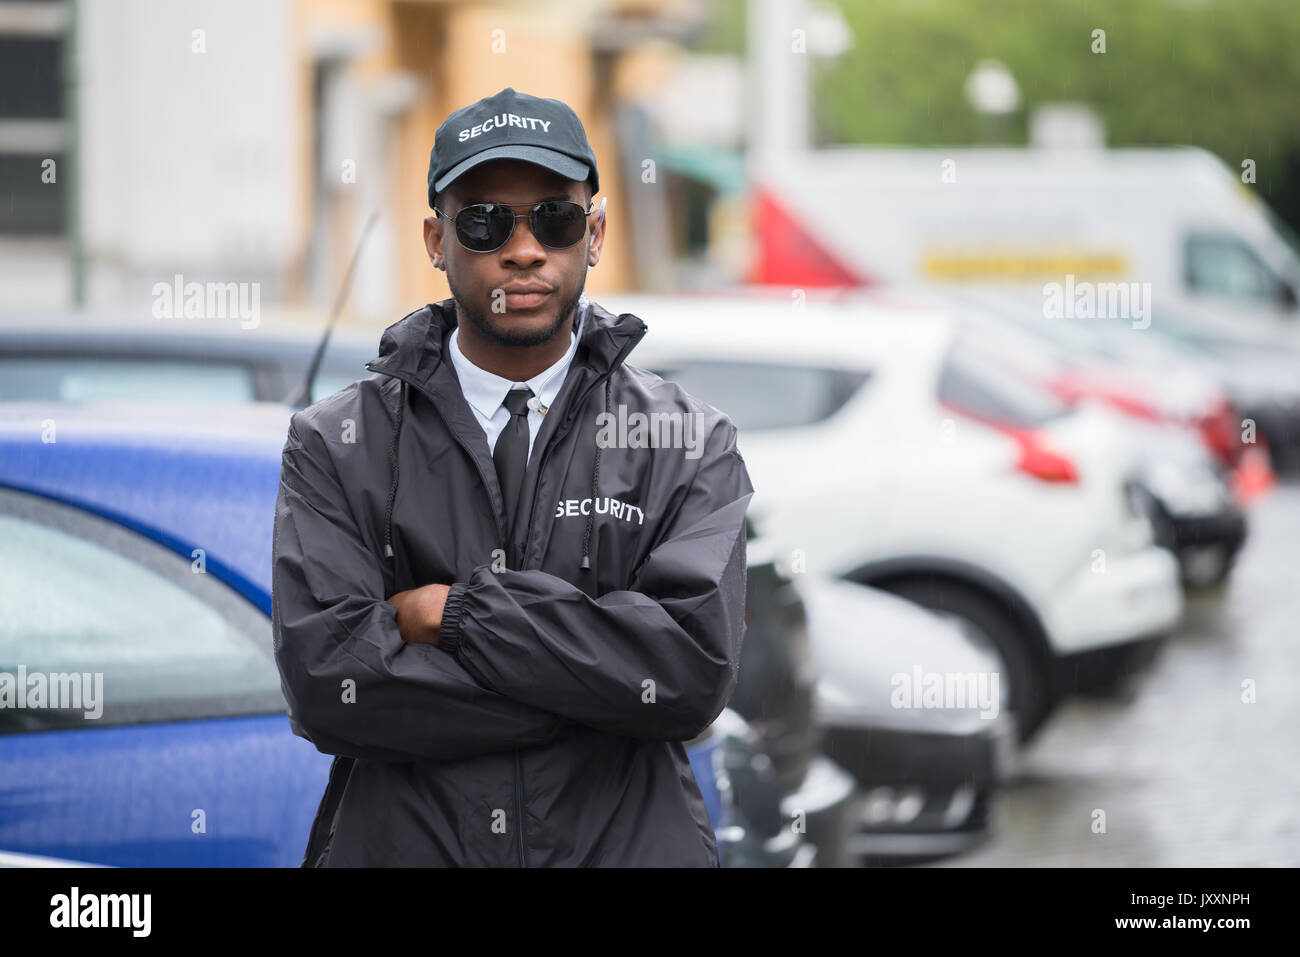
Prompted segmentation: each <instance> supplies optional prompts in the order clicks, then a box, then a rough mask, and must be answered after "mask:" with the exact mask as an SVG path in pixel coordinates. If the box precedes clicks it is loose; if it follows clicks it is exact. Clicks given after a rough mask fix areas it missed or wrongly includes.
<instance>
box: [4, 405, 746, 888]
mask: <svg viewBox="0 0 1300 957" xmlns="http://www.w3.org/2000/svg"><path fill="white" fill-rule="evenodd" d="M288 415H289V410H288V409H287V408H286V407H285V406H282V405H269V404H268V405H259V404H251V405H243V406H234V405H231V406H221V407H214V406H210V405H205V406H185V405H168V406H144V405H139V404H130V403H96V404H90V405H86V406H78V405H66V406H60V405H49V404H37V403H21V404H13V405H6V406H3V407H0V852H10V853H13V854H15V855H19V854H21V855H38V856H40V857H47V858H58V859H61V860H64V861H77V862H85V863H94V864H106V865H114V866H123V867H155V866H180V867H188V866H194V867H209V866H224V867H294V866H298V865H299V864H300V863H301V860H302V856H303V851H304V848H305V847H306V844H307V836H308V832H309V830H310V828H311V823H312V819H313V817H314V815H315V812H316V808H317V804H318V802H319V801H320V798H321V795H322V794H323V793H324V790H325V784H326V779H327V777H328V773H329V768H330V761H331V758H330V756H329V755H326V754H322V753H320V752H318V751H317V750H316V749H315V747H314V746H313V745H312V744H311V743H310V742H308V741H306V740H304V739H302V738H299V737H296V736H295V735H294V734H293V733H292V731H291V730H290V727H289V722H288V720H287V718H286V716H285V701H284V698H283V695H282V692H281V688H280V677H279V672H278V671H277V669H276V666H275V662H274V659H273V657H272V649H271V619H270V615H271V593H270V589H271V541H272V533H273V518H274V513H275V498H276V492H277V489H278V485H279V473H280V453H281V449H282V447H283V443H284V436H285V434H286V430H287V427H288ZM727 737H728V735H725V734H713V733H706V735H704V736H701V738H699V739H697V740H696V741H695V742H692V743H691V744H690V746H689V747H688V754H689V756H690V759H691V764H692V768H693V769H694V771H695V774H696V778H697V780H698V781H699V783H700V787H701V791H702V793H703V795H704V798H705V803H706V804H707V806H708V809H709V813H710V816H711V820H712V822H713V824H714V827H715V829H719V830H720V835H722V836H724V837H725V836H726V834H727V833H728V832H727V830H726V829H725V826H726V811H725V806H724V797H723V795H721V794H720V792H719V788H718V787H717V785H716V783H715V780H714V778H715V772H716V771H717V768H718V767H719V766H720V761H721V759H720V758H719V757H718V752H719V751H720V749H721V748H722V746H723V744H724V743H725V740H726V738H727ZM723 780H724V781H725V778H724V779H723ZM731 830H734V828H733V829H731ZM719 850H720V854H722V855H723V857H724V863H725V857H726V853H727V845H726V842H725V841H723V840H720V842H719Z"/></svg>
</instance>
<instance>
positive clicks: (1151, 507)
mask: <svg viewBox="0 0 1300 957" xmlns="http://www.w3.org/2000/svg"><path fill="white" fill-rule="evenodd" d="M893 295H894V296H895V297H896V296H897V295H898V294H897V293H894V294H893ZM909 295H910V296H912V297H915V299H916V301H921V302H930V303H932V304H938V305H939V307H940V308H945V309H950V310H951V311H952V312H953V314H954V315H956V316H957V317H958V318H959V319H960V320H961V321H962V322H965V323H969V324H971V325H973V326H974V327H975V328H977V329H979V330H980V334H981V335H982V336H983V337H986V338H987V339H988V341H989V343H990V344H991V345H994V346H996V348H997V349H998V350H999V353H1000V356H1001V358H1002V360H1003V361H1004V362H1005V363H1007V364H1010V365H1013V366H1014V367H1015V368H1016V369H1017V371H1018V372H1019V373H1021V374H1022V375H1023V376H1025V377H1026V378H1029V379H1032V380H1034V381H1036V382H1038V383H1039V384H1041V385H1042V386H1043V387H1045V388H1046V389H1049V390H1051V391H1052V392H1053V393H1054V394H1056V395H1057V396H1059V397H1060V398H1061V399H1062V400H1063V401H1065V402H1066V403H1068V404H1070V405H1072V406H1078V405H1080V404H1082V403H1085V402H1086V403H1092V404H1095V405H1100V406H1103V407H1104V408H1105V409H1107V410H1109V411H1110V412H1112V413H1113V414H1114V415H1115V416H1117V417H1119V418H1120V419H1121V420H1122V426H1123V428H1124V429H1125V430H1126V431H1128V432H1129V433H1131V439H1132V442H1133V445H1134V447H1135V450H1136V454H1137V459H1138V461H1137V471H1136V474H1135V476H1134V482H1135V487H1134V493H1135V495H1136V497H1137V498H1136V500H1137V504H1138V505H1139V507H1140V508H1141V509H1142V510H1143V511H1145V512H1146V513H1147V515H1148V517H1149V518H1150V519H1151V522H1152V525H1153V527H1154V530H1155V541H1156V543H1157V544H1158V545H1160V546H1162V547H1164V548H1168V549H1169V550H1170V551H1172V552H1173V553H1174V554H1175V555H1176V556H1177V557H1178V561H1179V569H1180V572H1181V576H1182V581H1183V583H1184V584H1185V585H1187V586H1189V587H1208V586H1213V585H1218V584H1220V583H1222V582H1223V581H1224V580H1225V579H1227V577H1228V575H1229V573H1230V572H1231V570H1232V567H1233V564H1234V562H1235V561H1236V558H1237V555H1238V553H1239V552H1240V551H1241V548H1242V546H1243V544H1244V543H1245V540H1246V535H1247V530H1248V524H1247V516H1246V511H1245V508H1246V506H1248V505H1249V504H1250V502H1251V501H1253V499H1254V498H1255V497H1256V496H1257V495H1258V494H1260V493H1261V492H1262V491H1264V490H1265V489H1267V488H1268V487H1269V486H1270V485H1271V484H1272V482H1273V475H1272V469H1271V468H1270V466H1269V465H1268V463H1267V459H1266V457H1265V455H1264V453H1262V452H1260V451H1259V450H1257V449H1252V448H1250V447H1249V446H1244V445H1243V444H1242V442H1241V441H1240V433H1239V429H1238V427H1237V420H1238V415H1237V413H1236V411H1235V409H1234V408H1233V407H1232V404H1231V402H1230V401H1229V400H1228V399H1227V398H1226V396H1225V395H1224V394H1223V391H1222V389H1221V388H1220V386H1219V385H1218V383H1217V382H1216V381H1215V380H1214V379H1212V378H1211V377H1209V376H1207V375H1206V374H1205V373H1204V372H1203V371H1202V370H1199V369H1198V368H1196V367H1194V366H1190V367H1189V366H1185V365H1174V364H1172V363H1170V362H1169V361H1168V357H1167V356H1165V355H1164V353H1163V351H1162V347H1161V346H1160V345H1159V344H1158V342H1155V341H1154V339H1153V337H1151V336H1148V335H1147V332H1148V330H1142V331H1141V332H1138V331H1134V330H1131V329H1125V330H1124V331H1122V332H1121V331H1117V330H1118V328H1119V327H1115V326H1103V325H1100V324H1097V323H1096V321H1095V320H1093V323H1094V325H1093V326H1092V327H1078V326H1071V325H1069V324H1068V323H1066V322H1065V321H1064V320H1046V319H1043V318H1041V313H1035V312H1034V311H1033V310H1032V309H1030V308H1028V307H1027V305H1026V304H1025V303H1023V302H1019V301H1017V300H1014V299H1008V298H997V297H989V296H988V295H987V294H986V295H983V296H976V295H975V294H972V293H966V294H964V295H961V296H956V295H948V296H940V297H938V298H935V297H934V296H933V294H931V293H928V292H927V293H911V294H909ZM1103 328H1105V329H1107V330H1109V331H1102V329H1103Z"/></svg>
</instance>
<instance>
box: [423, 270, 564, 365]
mask: <svg viewBox="0 0 1300 957" xmlns="http://www.w3.org/2000/svg"><path fill="white" fill-rule="evenodd" d="M447 286H448V288H449V289H450V290H451V295H452V298H454V299H455V300H456V309H457V311H458V312H459V314H460V316H461V317H463V318H464V319H465V320H468V322H469V323H470V325H472V326H473V327H474V329H475V330H476V331H477V332H478V333H479V334H480V335H482V336H483V337H484V338H485V339H489V340H491V341H492V342H494V343H496V344H497V345H499V346H506V347H508V348H523V347H527V346H540V345H541V344H542V343H543V342H549V341H550V340H551V339H553V338H554V337H555V336H556V334H557V333H559V331H560V328H561V327H562V326H563V325H564V322H565V320H566V319H568V318H569V317H570V316H571V315H573V310H574V307H575V306H577V304H578V300H579V299H580V298H582V292H583V290H584V289H585V288H586V286H587V270H586V269H583V271H582V278H581V280H580V281H579V282H578V288H577V289H576V290H575V291H574V293H573V295H572V296H571V297H570V298H569V299H567V300H565V301H562V302H561V303H560V308H559V309H558V310H556V313H555V319H554V321H553V322H552V323H551V324H550V325H549V326H548V327H547V328H545V329H540V330H537V331H529V330H526V329H520V328H519V327H518V326H514V325H512V324H511V323H510V322H509V320H508V319H507V318H506V315H505V314H504V313H489V312H482V311H480V310H476V309H472V308H470V306H469V305H467V304H466V300H465V299H464V298H463V297H462V296H461V295H460V293H459V292H458V291H457V289H456V284H455V283H454V282H453V281H452V278H451V270H447Z"/></svg>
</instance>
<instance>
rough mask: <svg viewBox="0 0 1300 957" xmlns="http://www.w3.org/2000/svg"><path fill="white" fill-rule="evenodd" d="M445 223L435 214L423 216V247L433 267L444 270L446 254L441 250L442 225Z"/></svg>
mask: <svg viewBox="0 0 1300 957" xmlns="http://www.w3.org/2000/svg"><path fill="white" fill-rule="evenodd" d="M444 225H445V223H444V222H443V221H442V220H441V219H439V218H438V217H437V216H426V217H424V248H425V250H426V251H427V252H428V253H429V262H431V263H433V266H434V268H435V269H442V270H446V268H447V260H446V254H445V253H444V252H443V248H442V240H443V226H444Z"/></svg>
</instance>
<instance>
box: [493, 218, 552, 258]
mask: <svg viewBox="0 0 1300 957" xmlns="http://www.w3.org/2000/svg"><path fill="white" fill-rule="evenodd" d="M528 216H529V213H515V230H514V232H513V233H511V234H510V238H509V239H507V240H506V244H505V245H504V246H502V247H501V263H502V265H509V266H515V267H517V268H522V269H527V268H529V267H531V266H536V265H539V264H540V263H544V262H545V261H546V247H545V246H543V245H542V244H541V243H540V242H538V240H537V237H536V236H534V235H533V227H532V224H530V223H529V222H528ZM521 219H522V220H523V222H522V223H521V222H520V220H521Z"/></svg>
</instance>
